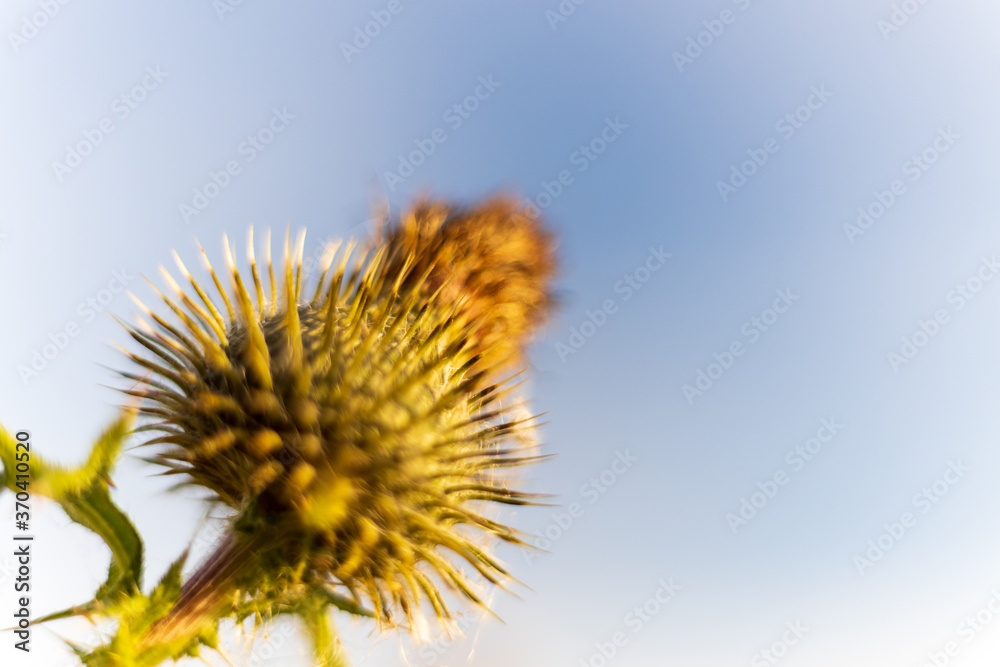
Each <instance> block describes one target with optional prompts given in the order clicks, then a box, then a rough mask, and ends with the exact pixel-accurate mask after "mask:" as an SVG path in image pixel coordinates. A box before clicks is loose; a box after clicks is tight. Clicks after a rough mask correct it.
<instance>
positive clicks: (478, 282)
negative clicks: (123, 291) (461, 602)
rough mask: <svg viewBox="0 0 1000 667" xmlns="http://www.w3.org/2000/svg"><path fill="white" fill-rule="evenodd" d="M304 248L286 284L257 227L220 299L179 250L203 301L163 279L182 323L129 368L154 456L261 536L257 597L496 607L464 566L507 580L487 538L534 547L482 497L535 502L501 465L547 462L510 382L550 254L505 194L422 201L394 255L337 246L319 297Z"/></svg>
mask: <svg viewBox="0 0 1000 667" xmlns="http://www.w3.org/2000/svg"><path fill="white" fill-rule="evenodd" d="M303 244H304V234H303V235H300V236H299V237H298V240H297V243H296V244H295V245H294V248H293V249H290V248H289V243H288V238H287V237H286V239H285V256H284V261H283V263H282V266H280V267H279V270H278V276H277V277H276V275H275V270H274V267H273V265H272V263H271V259H270V250H269V245H270V243H269V241H268V242H266V243H265V244H264V245H265V247H268V252H267V259H266V262H265V263H266V267H258V264H257V262H256V260H255V256H254V248H253V239H252V233H251V239H250V242H249V276H248V277H244V275H243V274H241V273H240V271H239V270H238V269H237V267H236V261H235V259H234V256H233V251H232V250H231V249H230V246H229V243H228V241H225V256H226V257H225V259H226V263H227V269H226V271H225V272H224V273H222V275H221V277H220V274H219V273H216V271H215V270H214V269H212V268H211V265H210V264H208V260H207V257H206V260H205V261H206V265H207V267H208V271H209V275H210V276H211V282H212V285H211V286H203V285H201V284H199V282H198V281H197V280H196V279H194V278H193V277H192V276H191V274H190V273H189V272H188V270H187V269H186V268H185V266H184V265H183V263H181V260H180V258H179V257H175V258H176V259H177V264H178V268H179V270H180V274H181V275H182V277H183V279H184V280H185V281H186V282H187V283H188V284H189V286H190V288H189V289H188V288H182V287H181V286H180V285H178V284H177V282H175V280H174V278H173V277H172V276H171V275H170V274H169V273H167V272H166V271H164V274H165V278H166V280H167V282H168V283H169V284H170V285H171V288H172V290H173V293H172V294H170V295H163V300H164V303H165V304H166V306H167V307H168V308H169V310H170V311H171V312H172V315H171V316H168V317H163V316H161V315H158V314H155V313H153V312H152V311H151V310H149V309H146V313H147V316H148V317H149V318H150V319H151V320H152V321H151V322H144V323H143V326H140V327H135V328H129V333H130V335H131V336H132V337H133V338H134V339H135V341H136V342H138V343H139V344H140V345H141V346H143V348H144V350H145V351H144V352H143V353H142V354H131V355H130V356H131V357H132V359H133V360H134V361H135V363H136V364H138V365H139V366H140V367H141V368H142V372H140V373H125V374H124V375H126V376H127V377H129V378H131V379H133V380H135V381H136V382H137V383H138V384H137V386H136V387H135V388H133V389H132V390H130V392H129V393H133V394H136V395H139V396H141V397H142V398H143V399H144V401H143V405H142V408H141V411H142V413H144V414H145V415H146V416H147V417H150V418H151V422H150V423H148V424H146V425H145V426H143V427H142V428H143V429H144V430H147V431H158V432H159V434H158V436H157V437H155V438H153V439H151V440H149V441H148V444H151V445H159V446H161V449H160V450H159V451H158V453H157V454H155V456H153V458H152V459H150V460H152V461H154V462H155V463H157V464H159V465H162V466H165V467H166V468H167V470H166V473H167V474H180V475H183V476H184V480H183V481H182V484H187V485H196V486H198V487H202V488H204V489H206V490H207V491H208V492H209V493H210V496H211V499H212V500H214V501H216V502H219V503H222V504H225V505H227V506H228V507H230V508H231V509H232V514H233V520H232V530H233V531H234V533H236V534H249V535H253V536H254V544H255V545H258V547H259V553H257V554H255V557H256V558H258V559H259V562H260V563H261V567H264V568H266V570H267V572H268V575H267V577H262V576H249V575H244V576H243V577H242V578H241V580H240V581H241V584H240V585H241V586H242V588H243V590H244V591H245V592H246V594H248V595H255V594H265V593H266V594H276V592H277V593H280V591H281V590H283V588H282V587H289V586H291V585H292V582H295V584H296V585H299V584H303V583H304V584H306V585H308V586H313V587H324V588H326V589H328V590H329V591H330V592H331V593H337V592H338V591H339V592H340V593H345V592H346V593H347V594H348V595H349V596H350V597H351V598H352V599H353V601H354V602H356V603H358V604H359V605H365V606H372V607H374V610H375V613H376V614H377V615H378V616H379V617H380V618H381V619H383V620H385V621H388V622H394V618H395V616H394V615H393V614H392V612H393V610H395V609H399V610H401V611H402V612H403V616H404V617H406V618H409V617H410V616H411V615H412V614H414V613H415V612H416V611H417V610H418V609H419V608H420V607H421V605H422V603H423V602H427V603H429V605H430V607H431V608H433V610H434V612H435V613H436V615H438V616H440V617H448V616H449V612H448V609H447V607H446V605H445V600H444V597H443V596H442V593H441V590H440V588H439V587H440V586H441V585H443V586H444V587H445V588H447V589H451V590H452V591H453V592H456V593H458V594H459V595H461V596H464V597H465V598H468V599H469V600H471V601H473V602H475V603H479V604H482V602H481V598H480V596H479V594H478V593H477V592H476V591H475V590H474V588H475V587H474V586H473V585H472V584H471V583H470V579H469V578H468V577H467V572H466V567H465V566H466V565H467V566H471V567H472V568H473V569H474V570H475V571H476V572H478V573H479V574H480V575H482V577H484V578H485V579H486V580H488V581H490V582H493V583H502V582H503V580H504V579H505V578H506V577H507V573H506V571H505V570H504V569H503V567H502V566H501V565H500V564H499V563H498V562H497V561H496V560H494V559H493V558H492V557H491V556H490V555H489V554H488V553H487V550H486V548H485V544H486V539H485V538H489V537H490V536H493V537H496V538H499V539H501V540H505V541H508V542H513V543H521V540H520V539H519V537H518V536H517V534H516V532H515V531H514V530H512V529H510V528H508V527H507V526H505V525H503V524H501V523H499V522H498V521H496V520H494V519H493V518H490V517H488V516H486V514H487V513H488V512H487V511H486V510H487V508H488V504H489V503H507V504H524V503H528V502H530V501H531V497H530V496H529V495H528V494H525V493H522V492H519V491H517V490H514V489H512V488H510V481H509V480H508V478H507V473H506V470H505V469H507V468H510V467H512V466H517V465H520V464H524V463H528V462H530V461H534V460H537V459H538V458H540V457H538V456H534V455H533V453H532V452H531V451H529V450H527V449H526V447H525V445H524V443H523V442H522V440H521V438H520V435H521V432H522V431H523V430H524V429H525V428H528V427H530V423H529V421H530V420H525V419H515V418H514V417H513V416H512V415H511V414H509V412H510V411H509V408H508V406H509V405H510V401H509V400H508V399H507V398H506V397H505V396H504V394H505V393H506V392H507V391H508V390H509V387H508V386H507V383H506V382H504V381H503V377H502V375H501V372H502V371H503V370H504V369H506V368H508V367H509V365H510V363H511V362H512V361H515V360H517V359H518V358H519V356H520V352H521V349H522V347H523V345H524V344H525V342H526V341H527V339H528V337H529V335H530V334H531V332H532V331H533V330H534V329H535V328H536V327H537V325H538V324H539V323H540V322H541V321H542V320H543V316H544V313H545V310H546V308H547V307H548V304H549V302H550V296H549V291H548V285H547V282H548V280H549V279H550V277H551V274H552V269H553V259H552V249H551V244H550V241H549V239H548V237H547V235H546V234H545V233H544V231H543V230H542V229H541V228H540V226H539V224H538V222H537V221H536V220H534V219H532V218H530V217H527V216H524V215H523V214H521V213H519V212H518V211H517V209H516V208H515V207H514V205H513V204H512V203H511V202H508V201H505V200H495V201H493V202H490V203H488V204H487V205H485V206H484V207H481V208H479V209H472V210H468V211H453V210H452V209H450V208H449V207H447V206H445V205H443V204H434V203H429V204H422V205H420V206H418V207H417V208H416V209H414V211H412V212H411V213H410V214H409V215H407V216H404V218H403V221H402V223H401V224H400V225H398V226H397V227H396V228H394V229H392V230H390V231H389V232H388V233H387V234H386V235H385V236H384V237H383V238H382V239H381V241H380V242H378V243H374V244H372V245H371V246H370V247H368V248H367V249H362V250H360V251H358V252H354V249H353V248H352V246H351V245H348V246H345V247H343V248H341V249H340V250H339V251H338V252H336V253H331V254H330V255H329V256H328V257H327V261H326V262H325V263H324V266H323V267H322V275H321V276H320V278H319V279H318V281H316V284H315V285H313V286H308V285H306V284H305V283H306V282H308V281H306V280H305V279H304V278H303V275H302V274H303V268H302V255H303ZM202 253H203V254H204V251H202ZM210 294H214V295H216V296H211V295H210ZM265 580H266V582H267V583H266V584H265V583H263V582H265ZM268 587H269V588H268ZM264 589H267V590H264ZM262 591H263V592H262Z"/></svg>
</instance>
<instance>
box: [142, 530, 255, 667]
mask: <svg viewBox="0 0 1000 667" xmlns="http://www.w3.org/2000/svg"><path fill="white" fill-rule="evenodd" d="M259 542H260V540H259V539H255V538H252V537H246V536H242V535H236V534H233V533H229V534H228V535H227V536H226V538H225V540H224V541H223V542H222V544H220V545H219V547H218V548H217V549H216V550H215V552H214V553H213V554H212V555H211V556H210V557H209V558H208V560H207V561H205V563H204V564H203V565H202V566H201V567H200V568H198V571H197V572H195V573H194V574H193V575H192V576H191V578H189V579H188V580H187V581H186V582H185V583H184V585H183V586H182V587H181V595H180V598H179V599H178V600H177V603H176V604H175V605H174V606H173V607H172V608H171V609H170V611H169V612H168V613H167V615H166V616H164V617H163V618H161V619H160V620H158V621H156V622H154V623H153V625H152V626H151V627H150V628H149V629H148V630H147V631H146V633H145V634H144V635H143V636H142V637H141V638H140V639H139V642H138V647H137V648H138V652H140V653H142V654H143V656H144V657H145V654H146V652H147V651H152V652H153V653H158V651H156V650H155V649H156V647H159V646H162V645H164V644H171V645H174V644H179V643H181V642H182V641H184V642H185V643H186V642H187V641H190V640H191V639H194V638H195V637H197V636H198V634H200V633H201V632H202V631H203V630H205V629H206V626H207V625H208V624H214V622H215V620H216V619H217V618H218V614H219V611H220V608H221V607H222V606H223V604H224V603H225V601H226V599H227V598H228V597H230V596H231V594H232V593H233V591H234V589H235V583H236V580H237V579H238V578H239V576H240V575H241V574H243V573H244V572H246V571H247V570H249V569H252V568H253V567H254V565H255V564H256V563H257V562H258V552H259V549H260V548H261V547H263V544H260V543H259ZM153 664H155V663H153Z"/></svg>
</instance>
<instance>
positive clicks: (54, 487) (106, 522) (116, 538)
mask: <svg viewBox="0 0 1000 667" xmlns="http://www.w3.org/2000/svg"><path fill="white" fill-rule="evenodd" d="M134 417H135V413H134V411H131V410H125V411H123V412H122V415H121V416H120V417H119V418H118V419H116V420H115V421H114V422H113V423H112V424H111V425H110V426H109V427H108V428H107V429H106V430H105V431H104V432H103V433H102V434H101V436H100V437H99V438H98V439H97V442H95V443H94V446H93V448H92V449H91V452H90V456H89V457H88V458H87V461H86V463H84V464H83V465H81V466H79V467H76V468H66V467H63V466H59V465H55V464H50V463H48V462H47V461H45V459H43V458H42V457H40V456H39V455H38V454H36V453H35V452H34V451H32V452H30V460H29V465H30V467H31V472H30V475H31V477H30V478H29V485H28V492H29V493H31V494H33V495H41V496H45V497H48V498H51V499H52V500H54V501H56V502H57V503H59V505H60V506H61V507H62V509H63V511H65V512H66V515H67V516H69V518H70V519H71V520H73V521H74V522H76V523H78V524H80V525H81V526H84V527H85V528H87V529H89V530H91V531H93V532H94V533H96V534H97V535H98V536H100V537H101V539H103V540H104V542H105V544H107V545H108V548H109V549H110V550H111V564H110V566H109V568H108V578H107V581H105V582H104V584H102V585H101V587H100V588H99V589H98V591H97V594H96V595H95V597H94V600H92V601H91V602H88V603H86V604H84V605H80V606H77V607H71V608H70V609H66V610H64V611H61V612H57V613H55V614H50V615H49V616H46V617H44V618H41V619H38V620H37V621H36V623H38V622H42V621H46V620H53V619H56V618H63V617H66V616H74V615H80V614H83V615H87V614H90V613H92V612H97V611H103V610H104V609H105V607H107V606H110V605H114V604H116V603H119V602H123V601H124V600H126V599H128V598H129V597H130V596H132V595H135V594H136V593H138V592H139V591H140V590H141V588H142V558H143V544H142V539H141V538H140V537H139V533H138V531H136V529H135V526H133V525H132V522H131V520H129V518H128V516H127V515H126V514H125V513H124V512H123V511H122V510H121V509H120V508H119V507H118V506H117V505H115V503H114V501H112V500H111V493H110V490H109V482H110V474H111V470H112V469H113V468H114V465H115V463H116V462H117V460H118V458H119V456H120V455H121V452H122V446H123V445H124V442H125V438H126V436H127V435H128V434H129V433H130V432H131V429H132V422H133V419H134ZM16 445H17V441H16V440H15V439H14V438H13V437H12V436H11V435H10V433H8V432H7V431H6V430H4V429H3V428H2V427H0V462H2V463H3V467H4V470H3V473H2V476H0V488H7V489H10V490H11V491H13V492H17V491H18V490H19V489H18V488H17V487H16V481H17V479H16V476H15V475H14V474H13V471H14V470H15V465H16V460H17V459H16V453H17V447H16Z"/></svg>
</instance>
